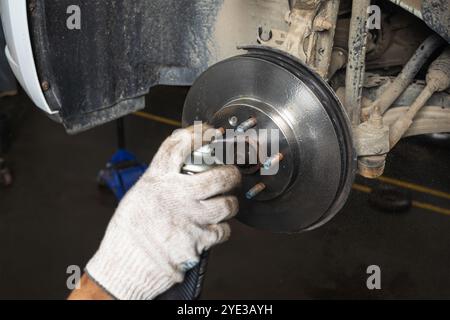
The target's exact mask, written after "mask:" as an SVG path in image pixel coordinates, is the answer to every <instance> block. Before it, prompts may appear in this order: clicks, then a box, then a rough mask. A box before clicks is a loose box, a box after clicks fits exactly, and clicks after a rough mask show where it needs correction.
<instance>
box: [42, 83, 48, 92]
mask: <svg viewBox="0 0 450 320" xmlns="http://www.w3.org/2000/svg"><path fill="white" fill-rule="evenodd" d="M41 87H42V90H44V91H47V90H48V89H50V84H49V83H48V81H43V82H42V83H41Z"/></svg>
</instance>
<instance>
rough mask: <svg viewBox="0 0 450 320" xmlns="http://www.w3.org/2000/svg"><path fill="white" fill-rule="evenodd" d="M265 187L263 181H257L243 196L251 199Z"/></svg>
mask: <svg viewBox="0 0 450 320" xmlns="http://www.w3.org/2000/svg"><path fill="white" fill-rule="evenodd" d="M265 188H266V185H265V184H264V183H258V184H256V185H255V186H254V187H253V188H251V189H250V190H248V191H247V193H246V194H245V197H246V198H247V199H249V200H250V199H253V198H254V197H256V196H257V195H258V194H260V193H261V192H262V191H263V190H264V189H265Z"/></svg>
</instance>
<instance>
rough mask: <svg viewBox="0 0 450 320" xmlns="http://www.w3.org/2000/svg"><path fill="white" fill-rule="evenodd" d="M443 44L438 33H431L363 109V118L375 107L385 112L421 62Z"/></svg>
mask: <svg viewBox="0 0 450 320" xmlns="http://www.w3.org/2000/svg"><path fill="white" fill-rule="evenodd" d="M443 44H444V41H443V40H442V38H441V37H439V36H438V35H436V34H432V35H431V36H429V37H428V38H427V39H426V40H425V41H424V42H423V43H422V44H421V45H420V46H419V48H418V49H417V50H416V52H415V53H414V55H413V56H412V57H411V59H410V60H409V61H408V63H407V64H406V65H405V66H404V68H403V70H402V72H401V73H400V74H399V75H398V76H397V78H396V79H395V81H394V82H393V83H392V84H391V85H390V86H389V87H388V88H387V90H386V91H385V92H384V93H383V94H382V95H381V96H380V97H379V98H378V99H377V100H376V101H374V102H373V104H372V105H371V106H370V107H369V108H367V109H365V110H364V112H365V114H364V115H363V118H365V117H367V116H368V114H370V112H371V111H372V110H374V108H375V107H378V108H379V109H380V111H381V113H382V114H383V113H385V112H386V110H387V109H388V108H389V107H390V106H391V105H392V103H393V102H394V101H395V100H396V99H397V98H398V97H399V96H400V95H401V94H402V92H403V91H404V90H405V89H406V88H407V87H408V85H409V84H410V83H411V82H412V81H413V80H414V77H415V76H416V75H417V73H418V72H419V70H420V68H421V67H422V66H423V64H424V63H425V62H426V61H427V60H428V59H429V58H430V56H431V54H432V53H433V52H434V51H435V50H437V49H438V48H439V47H441V46H442V45H443Z"/></svg>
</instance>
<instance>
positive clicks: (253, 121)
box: [236, 117, 258, 133]
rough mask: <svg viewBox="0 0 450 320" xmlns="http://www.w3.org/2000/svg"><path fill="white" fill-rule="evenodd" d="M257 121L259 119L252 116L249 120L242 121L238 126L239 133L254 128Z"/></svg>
mask: <svg viewBox="0 0 450 320" xmlns="http://www.w3.org/2000/svg"><path fill="white" fill-rule="evenodd" d="M257 123H258V121H257V120H256V118H254V117H251V118H249V119H248V120H245V121H244V122H242V123H241V124H240V125H239V126H238V127H237V129H236V131H237V132H239V133H244V132H245V131H247V130H248V129H250V128H253V127H254V126H256V124H257Z"/></svg>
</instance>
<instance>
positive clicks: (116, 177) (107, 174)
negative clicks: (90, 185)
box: [97, 118, 208, 300]
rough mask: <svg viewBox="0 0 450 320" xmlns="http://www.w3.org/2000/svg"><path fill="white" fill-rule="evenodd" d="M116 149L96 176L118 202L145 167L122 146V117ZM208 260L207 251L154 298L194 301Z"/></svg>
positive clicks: (123, 141)
mask: <svg viewBox="0 0 450 320" xmlns="http://www.w3.org/2000/svg"><path fill="white" fill-rule="evenodd" d="M117 141H118V143H117V144H118V150H117V151H116V153H115V154H114V155H113V156H112V157H111V159H110V160H109V161H108V162H107V163H106V167H105V169H102V170H101V171H100V172H99V174H98V177H97V181H98V183H99V185H100V186H101V187H105V188H107V189H108V190H110V191H111V192H112V193H113V194H114V196H115V197H116V199H117V200H118V201H120V200H121V199H122V198H123V197H124V196H125V194H126V193H127V191H128V190H130V189H131V187H132V186H133V185H134V184H135V183H136V182H137V181H138V180H139V178H140V177H141V176H142V175H143V174H144V172H145V170H147V168H148V165H146V164H144V163H142V162H140V161H139V160H138V159H137V157H136V156H135V155H134V154H132V153H131V152H129V151H127V150H126V149H125V124H124V119H123V118H120V119H119V120H117ZM207 262H208V252H204V253H203V254H202V255H201V259H200V263H199V264H197V266H195V267H194V268H192V269H191V270H189V271H187V272H186V275H185V277H184V281H183V282H182V283H179V284H176V285H175V286H173V287H172V288H170V289H169V290H167V291H166V292H164V293H163V294H161V295H160V296H158V297H157V299H158V300H197V299H198V298H199V297H200V293H201V289H202V285H203V278H204V275H205V272H206V267H207Z"/></svg>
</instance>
